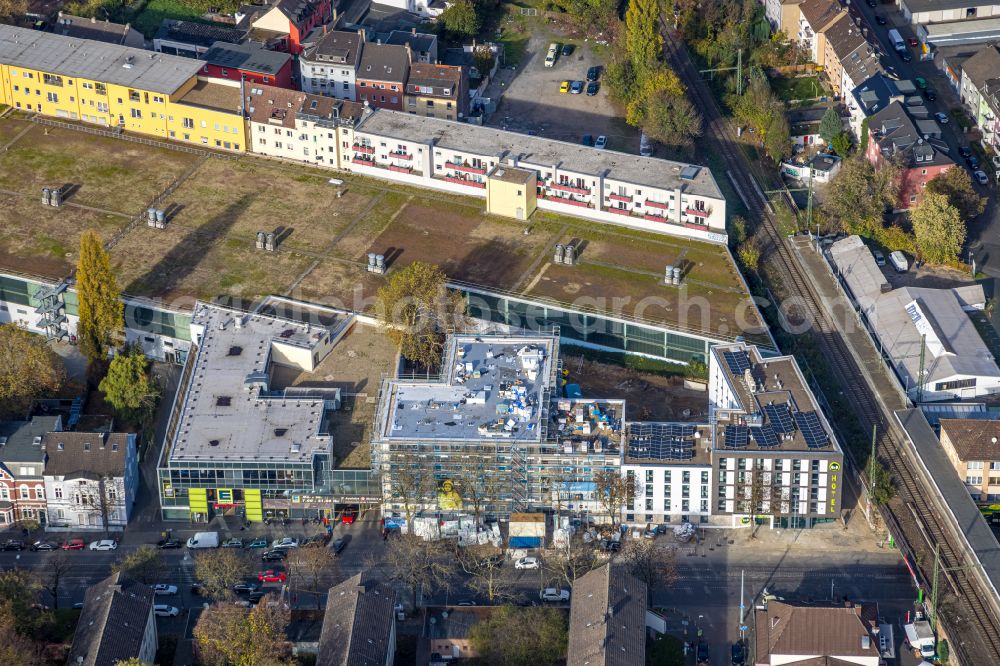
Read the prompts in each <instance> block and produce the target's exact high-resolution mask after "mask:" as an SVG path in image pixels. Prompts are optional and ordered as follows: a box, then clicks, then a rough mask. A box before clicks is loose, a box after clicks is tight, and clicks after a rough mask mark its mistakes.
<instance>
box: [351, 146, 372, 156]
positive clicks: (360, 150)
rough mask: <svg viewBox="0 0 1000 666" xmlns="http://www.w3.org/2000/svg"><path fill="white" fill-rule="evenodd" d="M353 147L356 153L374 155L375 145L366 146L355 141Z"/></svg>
mask: <svg viewBox="0 0 1000 666" xmlns="http://www.w3.org/2000/svg"><path fill="white" fill-rule="evenodd" d="M353 148H354V152H356V153H364V154H365V155H374V154H375V146H366V145H364V144H361V143H356V144H354V146H353Z"/></svg>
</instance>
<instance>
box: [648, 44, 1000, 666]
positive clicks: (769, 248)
mask: <svg viewBox="0 0 1000 666" xmlns="http://www.w3.org/2000/svg"><path fill="white" fill-rule="evenodd" d="M664 39H665V47H666V55H667V58H668V60H669V61H671V63H672V65H673V67H674V69H675V71H676V72H677V74H678V76H680V78H681V80H682V81H684V83H685V85H686V86H687V89H688V93H689V94H690V95H692V96H693V98H694V99H693V100H692V101H694V102H695V103H696V104H697V106H698V108H699V109H700V110H701V113H702V117H703V120H704V130H705V137H704V138H705V139H707V140H708V141H710V142H712V143H713V144H715V148H716V150H717V151H718V154H720V155H721V156H722V157H723V158H724V159H725V160H726V162H727V164H728V165H729V167H730V174H729V176H730V178H731V179H732V180H733V181H734V185H735V186H736V189H737V190H739V191H740V194H741V196H742V198H743V199H744V203H745V204H746V206H747V209H748V210H747V213H748V215H747V217H748V218H749V220H748V221H749V222H750V223H751V225H754V226H755V228H756V229H758V231H759V237H761V240H763V241H764V249H763V255H764V257H765V258H766V260H767V261H768V262H769V263H770V265H771V266H772V267H773V269H774V270H775V271H777V272H778V273H777V274H780V275H781V277H782V280H783V287H784V289H785V291H786V292H787V293H786V294H784V295H785V296H786V297H787V296H795V297H797V298H798V299H799V302H800V303H805V304H806V306H807V308H808V311H807V312H806V311H796V310H795V309H794V308H790V309H789V310H788V311H787V312H785V313H784V315H785V316H786V317H788V318H789V319H800V318H802V317H811V318H812V320H813V327H812V329H811V330H810V333H809V334H810V335H815V336H816V337H817V338H818V341H819V345H820V348H821V350H822V351H823V354H824V357H825V358H826V359H827V362H828V363H829V364H830V366H831V369H832V370H833V372H834V374H835V375H836V377H837V379H838V381H839V383H840V387H841V389H842V390H843V391H844V393H845V394H846V395H847V396H848V397H849V398H850V401H851V404H853V405H854V406H855V407H856V408H857V413H858V416H859V419H860V420H861V422H862V426H863V427H867V429H868V430H871V428H872V426H873V425H877V426H878V432H879V433H882V434H881V437H880V441H879V443H878V444H879V450H880V451H881V452H882V461H883V463H885V464H887V465H888V469H889V471H890V472H891V473H892V477H893V480H894V482H895V484H896V488H897V495H898V499H896V500H894V501H893V502H891V503H890V504H889V505H888V506H886V507H884V509H885V511H884V514H885V516H884V517H885V518H886V524H887V525H888V526H889V528H890V530H891V532H892V533H893V536H894V538H896V540H897V542H898V543H900V545H901V546H902V547H903V548H904V549H905V550H906V551H908V554H909V555H910V556H911V560H912V563H913V564H914V566H916V567H918V568H919V569H920V571H921V575H922V576H923V578H924V581H925V582H926V583H925V584H926V586H927V587H929V585H930V581H931V578H932V567H933V560H934V554H933V552H934V551H933V549H934V547H935V546H938V547H939V548H940V557H941V562H940V566H941V568H942V569H943V570H949V569H950V570H951V571H943V572H942V573H940V575H939V586H940V587H941V590H940V591H939V607H940V613H939V616H940V618H941V621H942V622H943V623H944V624H945V626H946V627H947V629H948V634H949V635H950V636H951V637H952V641H951V643H952V644H951V648H952V651H953V653H954V654H955V656H956V657H958V660H959V661H960V662H961V663H962V664H965V665H967V666H978V665H979V664H1000V624H998V618H996V617H994V616H993V614H992V613H990V611H989V609H988V608H987V606H986V605H985V604H984V603H983V601H982V600H981V598H980V594H979V581H978V580H977V579H976V578H975V577H974V576H972V575H969V571H968V570H963V569H960V568H959V567H964V566H966V565H968V564H969V563H970V562H969V561H967V559H966V557H965V553H964V550H963V549H962V548H960V547H959V548H956V546H955V545H954V544H953V542H952V540H951V539H950V538H949V537H948V531H947V526H946V525H945V524H944V523H943V520H942V518H941V517H940V516H939V515H938V513H937V511H936V510H935V509H934V507H933V506H931V504H930V502H929V501H928V500H927V495H928V493H927V492H926V491H925V490H924V488H923V484H922V482H921V480H920V478H919V477H918V476H917V474H916V472H915V471H914V469H913V468H912V467H911V463H910V462H909V459H910V456H909V455H908V453H907V448H906V446H905V444H904V442H903V440H902V436H901V435H900V434H899V433H898V429H897V428H896V426H895V424H894V423H891V422H889V419H891V418H892V416H891V414H889V413H887V411H886V410H883V409H882V408H881V407H880V406H879V402H878V400H877V399H876V396H875V395H874V394H873V392H872V390H871V389H870V387H869V386H868V384H867V382H866V381H865V380H864V376H863V375H862V370H861V369H860V368H859V367H858V365H857V363H856V362H855V359H854V357H853V355H852V354H851V351H850V350H849V349H848V348H847V343H846V342H845V340H844V339H843V337H842V335H841V334H840V333H839V331H838V329H837V328H836V326H835V325H834V323H833V322H832V321H831V320H830V319H829V318H828V317H827V315H826V312H825V310H824V309H823V306H822V304H821V303H820V301H819V298H818V297H817V296H816V294H815V293H814V292H813V290H812V289H811V288H810V287H809V285H808V283H807V281H806V280H805V279H804V276H803V271H802V268H801V266H800V265H799V263H798V261H797V260H796V258H795V256H794V255H793V253H792V250H791V248H790V247H789V245H788V243H787V241H786V239H785V238H784V237H783V236H782V234H781V232H780V230H779V229H778V225H777V222H776V220H775V218H774V215H773V212H772V211H770V210H768V204H767V203H766V202H765V201H764V200H763V195H762V193H761V191H760V189H759V187H758V186H757V185H756V183H755V181H754V180H753V177H752V176H751V175H750V163H749V162H748V161H747V159H746V156H745V155H744V154H743V152H742V151H741V150H740V149H739V147H738V146H736V145H735V143H734V140H733V137H735V136H736V134H735V131H734V128H733V127H732V125H731V124H730V122H729V121H728V120H726V119H725V118H724V117H723V116H722V114H721V113H720V111H719V108H718V106H717V104H716V102H715V99H714V97H713V96H712V94H711V91H710V90H708V87H707V86H706V85H705V82H704V80H703V79H702V78H701V76H700V75H699V73H698V71H697V69H696V68H695V67H694V65H693V63H692V62H691V59H690V57H689V56H688V54H687V53H686V51H685V50H684V48H683V47H682V46H681V45H680V44H679V43H678V41H677V40H676V39H674V37H673V36H672V35H671V34H669V33H667V34H665V35H664ZM779 205H787V206H791V205H792V204H791V202H788V201H782V202H781V203H780V204H779ZM855 468H856V465H855Z"/></svg>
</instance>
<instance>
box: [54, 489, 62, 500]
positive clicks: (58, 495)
mask: <svg viewBox="0 0 1000 666" xmlns="http://www.w3.org/2000/svg"><path fill="white" fill-rule="evenodd" d="M52 496H53V497H55V498H56V499H62V498H63V489H62V486H55V487H54V488H52Z"/></svg>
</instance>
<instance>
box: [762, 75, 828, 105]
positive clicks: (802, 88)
mask: <svg viewBox="0 0 1000 666" xmlns="http://www.w3.org/2000/svg"><path fill="white" fill-rule="evenodd" d="M771 90H773V91H774V94H775V95H777V96H778V98H779V99H782V100H784V101H786V102H790V101H792V100H797V99H813V98H814V97H820V96H822V95H823V92H824V91H823V86H822V85H820V82H819V77H816V76H800V77H796V78H788V77H784V76H779V77H777V78H774V79H771Z"/></svg>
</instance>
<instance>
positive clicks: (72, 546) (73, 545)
mask: <svg viewBox="0 0 1000 666" xmlns="http://www.w3.org/2000/svg"><path fill="white" fill-rule="evenodd" d="M86 547H87V544H86V543H84V541H83V539H70V540H69V541H67V542H66V543H64V544H63V545H62V549H63V550H83V549H84V548H86Z"/></svg>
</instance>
